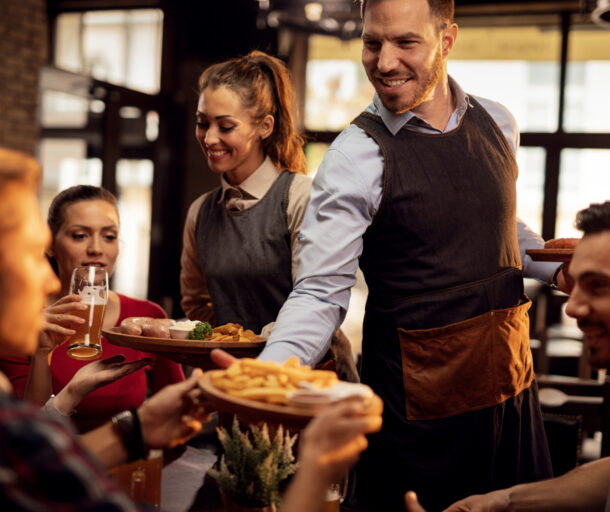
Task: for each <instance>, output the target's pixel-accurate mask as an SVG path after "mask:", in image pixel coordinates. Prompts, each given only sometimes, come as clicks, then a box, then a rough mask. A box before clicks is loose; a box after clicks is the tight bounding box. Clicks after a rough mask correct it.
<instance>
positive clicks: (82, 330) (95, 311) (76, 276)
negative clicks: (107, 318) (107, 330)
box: [68, 266, 108, 361]
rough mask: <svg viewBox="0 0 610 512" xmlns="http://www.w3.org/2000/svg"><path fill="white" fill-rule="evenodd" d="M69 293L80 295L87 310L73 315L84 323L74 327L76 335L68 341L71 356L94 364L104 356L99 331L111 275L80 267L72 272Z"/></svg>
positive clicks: (94, 268) (78, 311) (98, 269)
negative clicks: (93, 361)
mask: <svg viewBox="0 0 610 512" xmlns="http://www.w3.org/2000/svg"><path fill="white" fill-rule="evenodd" d="M70 293H71V294H74V295H80V296H81V297H82V303H83V304H84V305H85V306H86V308H85V309H82V310H80V309H79V310H77V311H74V312H72V313H71V314H73V315H75V316H79V317H81V318H82V319H83V320H84V323H82V324H74V325H73V327H72V328H73V329H74V330H75V331H76V333H74V334H73V335H72V336H71V337H70V340H69V345H68V355H69V356H70V357H72V358H74V359H80V360H85V361H88V360H91V359H97V358H98V357H100V356H101V355H102V341H101V334H100V330H101V328H102V322H103V320H104V311H105V310H106V304H107V302H108V274H106V271H105V270H103V269H101V268H99V267H93V266H91V267H78V268H75V269H74V271H73V272H72V278H71V281H70Z"/></svg>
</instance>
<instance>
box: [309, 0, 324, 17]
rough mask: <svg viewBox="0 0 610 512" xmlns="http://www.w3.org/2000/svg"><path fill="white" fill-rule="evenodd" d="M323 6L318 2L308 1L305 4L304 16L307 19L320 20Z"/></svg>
mask: <svg viewBox="0 0 610 512" xmlns="http://www.w3.org/2000/svg"><path fill="white" fill-rule="evenodd" d="M323 10H324V7H322V4H320V3H318V2H309V3H308V4H305V17H306V18H307V19H308V20H309V21H320V20H321V19H322V11H323Z"/></svg>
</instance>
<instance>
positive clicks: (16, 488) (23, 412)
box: [0, 392, 148, 512]
mask: <svg viewBox="0 0 610 512" xmlns="http://www.w3.org/2000/svg"><path fill="white" fill-rule="evenodd" d="M0 510H36V511H47V510H51V511H54V512H55V511H56V512H71V511H79V512H80V511H93V510H94V511H100V512H101V511H117V510H121V511H127V510H130V511H131V510H134V511H135V510H139V509H138V508H137V507H136V505H134V504H133V503H132V502H131V501H130V500H129V498H128V497H127V496H126V495H125V494H124V493H123V491H121V490H120V489H119V488H118V487H117V486H116V484H115V483H114V482H113V481H112V480H111V479H110V478H109V477H108V476H107V474H106V471H105V470H104V468H102V467H101V466H100V464H99V463H98V462H96V461H95V460H94V459H93V457H92V456H91V455H90V454H89V453H88V452H87V451H86V450H85V449H84V448H83V446H81V444H80V443H79V442H78V440H77V437H76V435H75V434H74V430H73V428H72V426H71V425H70V424H69V423H68V422H67V421H65V420H63V418H58V417H57V416H55V415H51V414H48V413H45V412H42V411H41V410H40V408H38V407H35V406H33V405H31V404H28V403H26V402H23V401H20V400H17V399H16V398H14V397H12V396H10V395H8V394H6V393H3V392H0ZM146 510H148V509H146Z"/></svg>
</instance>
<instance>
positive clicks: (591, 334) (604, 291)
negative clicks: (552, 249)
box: [566, 201, 610, 368]
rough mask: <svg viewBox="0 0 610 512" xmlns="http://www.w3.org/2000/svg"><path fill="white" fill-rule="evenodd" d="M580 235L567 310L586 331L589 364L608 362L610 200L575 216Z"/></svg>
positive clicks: (575, 252) (609, 355)
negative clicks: (581, 233) (581, 235)
mask: <svg viewBox="0 0 610 512" xmlns="http://www.w3.org/2000/svg"><path fill="white" fill-rule="evenodd" d="M576 227H577V228H578V229H580V230H581V231H582V232H583V238H582V239H581V241H580V242H579V243H578V245H577V246H576V249H575V250H574V257H573V259H572V262H571V263H570V269H569V273H570V276H571V277H572V279H573V280H574V288H573V289H572V292H571V294H570V299H569V300H568V304H567V306H566V313H567V314H568V315H570V316H572V317H574V318H576V320H577V321H578V327H580V329H581V330H582V331H583V332H584V334H585V338H584V341H585V346H586V348H587V350H588V360H589V364H590V365H591V366H593V367H595V368H607V367H608V366H610V201H606V202H605V203H603V204H592V205H591V206H590V207H589V208H587V209H586V210H582V211H581V212H579V213H578V215H577V217H576Z"/></svg>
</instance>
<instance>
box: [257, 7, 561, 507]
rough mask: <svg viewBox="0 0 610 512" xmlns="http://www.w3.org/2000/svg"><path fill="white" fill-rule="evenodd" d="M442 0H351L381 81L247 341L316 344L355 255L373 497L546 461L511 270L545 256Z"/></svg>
mask: <svg viewBox="0 0 610 512" xmlns="http://www.w3.org/2000/svg"><path fill="white" fill-rule="evenodd" d="M453 8H454V6H453V1H452V0H368V1H366V0H363V2H362V15H363V22H364V24H363V34H362V39H363V50H362V62H363V65H364V68H365V70H366V72H367V75H368V77H369V80H370V81H371V83H372V84H373V85H374V86H375V89H376V91H377V93H376V94H375V97H374V99H373V102H372V104H371V105H369V107H367V109H366V110H365V111H364V112H363V113H362V114H361V115H360V116H358V118H356V119H355V121H354V122H353V123H352V124H351V125H350V126H349V127H348V128H347V129H345V130H344V131H343V132H342V133H341V134H340V135H339V137H338V138H337V139H336V140H335V141H334V143H333V144H332V146H331V147H330V149H329V151H328V153H327V154H326V156H325V159H324V162H323V163H322V165H321V167H320V170H319V172H318V174H317V176H316V178H315V180H314V184H313V187H312V194H311V201H310V204H309V207H308V210H307V214H306V216H305V220H304V224H303V228H302V231H301V241H300V257H299V261H300V262H299V268H300V273H299V277H298V279H297V282H296V285H295V288H294V290H293V292H292V293H291V295H290V297H289V298H288V300H287V302H286V303H285V304H284V307H283V308H282V310H281V312H280V314H279V316H278V321H277V324H276V326H275V328H274V330H273V333H272V335H271V337H270V338H269V341H268V343H267V347H266V349H265V350H264V352H263V353H262V355H261V357H262V358H264V359H274V360H284V359H286V358H287V357H288V356H289V355H292V354H297V355H298V356H299V357H300V359H301V360H302V362H304V363H309V364H311V363H315V362H316V361H317V360H319V358H320V357H321V356H322V354H324V352H325V351H326V349H327V348H328V343H329V341H330V338H331V334H332V333H333V332H334V331H335V330H336V328H337V327H338V325H339V324H340V323H341V321H342V320H343V317H344V315H345V311H346V309H347V306H348V302H349V290H350V288H351V286H352V285H353V284H354V282H355V273H356V270H357V267H358V264H360V267H361V268H362V270H363V272H364V275H365V278H366V281H367V284H368V287H369V297H368V301H367V306H366V314H365V320H364V331H363V352H362V356H363V359H362V363H363V365H362V381H363V382H365V383H367V384H369V385H370V386H371V387H372V388H373V389H374V390H375V392H376V393H377V394H379V395H380V396H381V397H382V398H383V400H384V403H385V409H384V419H383V428H382V431H381V432H380V434H378V435H375V436H373V437H372V438H371V440H370V448H369V450H368V451H367V452H365V454H364V456H363V458H362V462H361V464H360V465H359V468H358V474H357V483H356V486H357V497H358V505H360V506H361V507H365V508H367V509H369V510H375V511H377V510H384V511H388V510H402V509H403V507H404V501H403V494H404V492H405V491H406V490H407V489H413V490H415V491H416V492H417V494H418V496H419V497H420V500H421V502H422V503H423V505H424V506H425V507H426V508H428V509H429V510H437V509H440V508H442V507H443V506H445V505H447V504H450V503H452V502H453V501H455V500H456V499H458V498H460V497H463V496H466V495H469V494H473V493H481V492H486V491H489V490H491V489H495V488H501V487H506V486H508V485H512V484H514V483H517V482H522V481H529V480H535V479H540V478H545V477H548V476H550V471H551V470H550V463H549V456H548V448H547V445H546V439H545V436H544V431H543V426H542V420H541V416H540V409H539V404H538V397H537V389H536V386H535V384H534V383H533V379H534V374H533V369H532V357H531V353H530V350H529V343H528V316H527V310H528V308H529V302H528V301H527V299H526V297H525V296H524V294H523V273H522V270H525V271H526V273H527V275H529V276H531V277H538V278H539V279H542V280H547V281H548V280H550V279H551V278H552V276H554V275H555V270H556V268H557V265H556V264H534V263H532V262H531V261H530V260H529V258H526V259H522V257H521V255H520V249H521V250H522V251H524V250H525V249H526V248H539V247H542V246H543V245H544V242H543V241H542V239H540V238H539V237H538V236H537V235H534V234H533V233H532V232H531V231H530V230H529V229H528V228H527V227H526V226H525V225H523V223H521V222H518V220H517V218H516V198H515V182H516V179H517V164H516V161H515V151H516V148H517V146H518V138H519V135H518V131H517V127H516V124H515V121H514V119H513V117H512V116H511V115H510V113H509V112H508V111H507V110H506V109H505V108H504V107H502V106H501V105H499V104H498V103H495V102H491V101H489V100H483V99H477V98H474V97H472V96H468V95H466V94H465V93H464V91H463V90H462V89H461V88H460V86H459V85H458V84H457V83H456V82H455V81H454V80H453V79H451V78H450V77H449V76H448V75H447V70H446V60H447V56H448V55H449V53H450V51H451V49H452V48H453V45H454V43H455V41H456V37H457V32H458V29H457V25H456V24H455V23H453ZM522 262H523V263H524V265H525V269H523V268H522ZM558 278H559V279H560V284H561V281H562V280H563V276H562V275H559V276H558Z"/></svg>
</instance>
